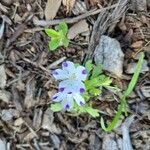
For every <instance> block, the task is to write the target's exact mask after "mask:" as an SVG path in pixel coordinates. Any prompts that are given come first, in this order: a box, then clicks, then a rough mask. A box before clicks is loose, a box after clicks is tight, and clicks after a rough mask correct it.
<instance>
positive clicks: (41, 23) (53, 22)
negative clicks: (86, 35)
mask: <svg viewBox="0 0 150 150" xmlns="http://www.w3.org/2000/svg"><path fill="white" fill-rule="evenodd" d="M116 6H118V3H117V4H114V5H111V6H109V7H105V8H100V9H97V10H91V11H88V12H86V13H85V14H82V15H79V16H77V17H74V18H65V19H55V20H49V21H46V20H33V23H34V25H36V26H49V25H56V24H59V23H60V22H66V23H68V24H71V23H75V22H78V21H79V20H82V19H84V18H86V17H89V16H92V15H96V14H99V13H100V12H103V11H106V10H109V9H112V8H115V7H116Z"/></svg>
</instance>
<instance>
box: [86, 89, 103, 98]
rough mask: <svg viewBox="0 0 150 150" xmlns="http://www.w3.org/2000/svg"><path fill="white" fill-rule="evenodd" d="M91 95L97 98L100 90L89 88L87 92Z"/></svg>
mask: <svg viewBox="0 0 150 150" xmlns="http://www.w3.org/2000/svg"><path fill="white" fill-rule="evenodd" d="M89 92H90V93H91V94H92V95H94V96H98V95H100V94H101V92H102V91H101V90H100V89H97V88H91V89H90V91H89Z"/></svg>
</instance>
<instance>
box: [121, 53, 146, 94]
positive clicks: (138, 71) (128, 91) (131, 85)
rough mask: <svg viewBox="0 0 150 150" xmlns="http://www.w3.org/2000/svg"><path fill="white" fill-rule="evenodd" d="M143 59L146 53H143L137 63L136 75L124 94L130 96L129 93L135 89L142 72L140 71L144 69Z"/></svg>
mask: <svg viewBox="0 0 150 150" xmlns="http://www.w3.org/2000/svg"><path fill="white" fill-rule="evenodd" d="M143 61H144V53H142V54H141V56H140V59H139V61H138V63H137V66H136V68H135V71H134V75H133V77H132V79H131V81H130V83H129V85H128V88H127V90H126V91H125V93H124V96H129V94H130V93H131V92H132V91H133V89H134V87H135V85H136V83H137V80H138V77H139V74H140V71H141V69H142V64H143Z"/></svg>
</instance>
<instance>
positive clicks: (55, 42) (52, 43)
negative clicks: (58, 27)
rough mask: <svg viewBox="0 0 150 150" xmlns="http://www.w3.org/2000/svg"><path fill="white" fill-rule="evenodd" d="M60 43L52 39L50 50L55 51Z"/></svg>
mask: <svg viewBox="0 0 150 150" xmlns="http://www.w3.org/2000/svg"><path fill="white" fill-rule="evenodd" d="M59 43H60V41H59V39H52V40H51V41H50V42H49V48H50V50H52V51H53V50H55V49H57V48H58V46H59Z"/></svg>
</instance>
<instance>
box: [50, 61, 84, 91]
mask: <svg viewBox="0 0 150 150" xmlns="http://www.w3.org/2000/svg"><path fill="white" fill-rule="evenodd" d="M52 74H53V76H54V78H55V79H56V80H61V82H60V84H59V89H63V88H67V89H68V90H69V92H75V93H81V94H82V93H84V92H85V86H84V83H83V81H85V79H86V77H87V71H86V69H85V67H83V66H78V67H75V65H74V63H73V62H70V61H65V62H63V63H62V69H56V70H54V71H53V72H52Z"/></svg>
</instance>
